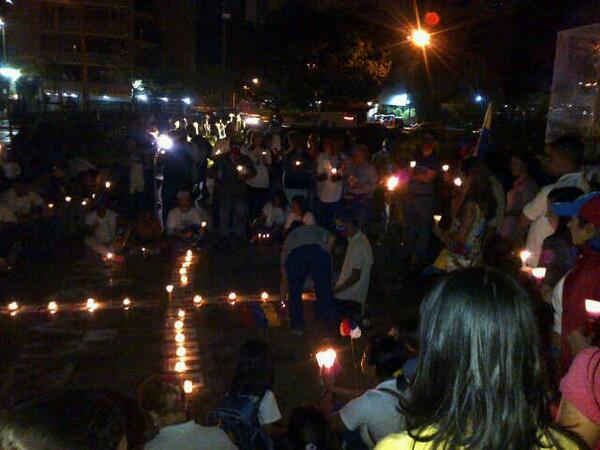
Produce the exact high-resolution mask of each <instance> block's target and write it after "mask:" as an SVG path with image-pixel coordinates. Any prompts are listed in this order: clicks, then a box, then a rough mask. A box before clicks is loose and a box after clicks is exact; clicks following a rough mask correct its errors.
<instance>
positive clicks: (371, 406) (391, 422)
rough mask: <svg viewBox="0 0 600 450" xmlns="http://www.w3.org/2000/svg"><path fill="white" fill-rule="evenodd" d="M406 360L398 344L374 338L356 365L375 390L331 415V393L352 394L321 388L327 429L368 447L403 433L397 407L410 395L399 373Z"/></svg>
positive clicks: (402, 419) (384, 337)
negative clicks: (328, 427) (363, 443)
mask: <svg viewBox="0 0 600 450" xmlns="http://www.w3.org/2000/svg"><path fill="white" fill-rule="evenodd" d="M406 360H407V354H406V352H405V350H404V348H403V346H402V344H401V343H400V342H398V341H397V340H396V339H394V338H393V337H392V336H386V335H376V336H374V337H373V338H372V339H371V340H370V341H369V344H368V345H367V347H366V348H365V351H364V353H363V355H362V359H361V363H360V366H361V370H362V373H363V375H365V376H366V377H368V378H369V379H370V380H373V382H374V385H375V387H373V388H372V389H368V390H367V391H366V392H364V393H362V394H361V395H360V396H358V397H355V398H353V399H352V400H350V401H349V402H348V403H346V404H345V405H344V406H343V407H342V408H341V409H340V410H339V411H338V412H335V413H334V412H333V396H334V394H336V393H337V394H340V395H345V394H350V395H352V394H354V391H353V390H348V389H344V388H341V387H337V386H326V387H325V393H324V394H323V400H322V404H323V409H324V410H325V411H326V412H327V413H328V414H329V423H330V428H331V430H332V431H333V432H337V433H340V434H344V435H345V436H346V440H347V441H353V440H354V441H356V440H357V439H358V438H360V439H361V440H362V441H363V442H365V444H367V445H368V446H369V447H371V448H372V447H373V446H374V445H375V444H376V443H377V442H379V441H380V440H381V439H383V438H384V437H386V436H387V435H389V434H391V433H398V432H401V431H404V430H405V429H406V423H405V417H404V415H403V414H402V412H401V411H400V409H399V408H398V404H399V402H400V401H401V400H407V399H408V398H409V396H410V388H409V384H408V381H407V380H406V378H405V377H404V374H403V373H402V366H403V365H404V364H405V363H406ZM352 432H354V433H352ZM351 448H353V447H351Z"/></svg>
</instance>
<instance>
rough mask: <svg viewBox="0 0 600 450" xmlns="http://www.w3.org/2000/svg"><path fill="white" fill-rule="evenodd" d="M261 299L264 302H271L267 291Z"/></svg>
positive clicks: (261, 295)
mask: <svg viewBox="0 0 600 450" xmlns="http://www.w3.org/2000/svg"><path fill="white" fill-rule="evenodd" d="M260 299H261V300H262V301H263V302H266V301H268V300H269V294H268V293H267V291H263V292H262V294H260Z"/></svg>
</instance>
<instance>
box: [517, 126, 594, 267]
mask: <svg viewBox="0 0 600 450" xmlns="http://www.w3.org/2000/svg"><path fill="white" fill-rule="evenodd" d="M583 157H584V146H583V144H582V143H581V141H579V140H578V139H577V138H575V137H571V136H564V137H561V138H558V139H557V140H556V141H554V142H552V143H551V144H550V146H549V147H547V148H546V157H545V159H544V168H545V169H546V172H548V173H549V174H550V175H553V176H556V177H557V178H558V180H557V181H556V182H555V183H553V184H549V185H547V186H544V187H543V188H542V189H541V190H540V191H539V192H538V194H537V195H536V196H535V198H534V199H533V200H531V201H530V202H529V203H527V204H526V205H525V207H524V208H523V214H522V215H521V219H520V225H521V226H522V227H523V228H524V227H526V226H527V225H529V224H530V226H529V231H528V233H527V243H526V248H527V250H529V251H530V252H531V257H530V258H529V259H528V260H527V264H528V265H530V266H531V267H536V266H537V265H538V262H539V259H540V253H541V250H542V245H543V243H544V239H546V238H547V237H548V236H550V235H551V234H552V233H554V227H553V226H552V224H551V223H550V222H549V221H548V217H547V216H546V212H547V211H548V194H549V193H550V192H551V191H552V190H553V189H555V188H559V187H577V188H579V189H581V190H583V191H584V192H588V191H589V185H588V183H587V181H586V179H585V177H584V174H583V172H582V171H581V164H582V162H583Z"/></svg>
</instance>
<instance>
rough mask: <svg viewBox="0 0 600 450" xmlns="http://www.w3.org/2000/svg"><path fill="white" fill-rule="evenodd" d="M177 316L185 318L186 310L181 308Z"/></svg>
mask: <svg viewBox="0 0 600 450" xmlns="http://www.w3.org/2000/svg"><path fill="white" fill-rule="evenodd" d="M177 317H179V318H180V319H183V318H184V317H185V311H184V310H183V309H180V310H179V311H177Z"/></svg>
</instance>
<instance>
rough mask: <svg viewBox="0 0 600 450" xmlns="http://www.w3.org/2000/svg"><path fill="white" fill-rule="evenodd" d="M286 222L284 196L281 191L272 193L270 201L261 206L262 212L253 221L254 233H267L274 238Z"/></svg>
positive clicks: (277, 236)
mask: <svg viewBox="0 0 600 450" xmlns="http://www.w3.org/2000/svg"><path fill="white" fill-rule="evenodd" d="M285 222H286V210H285V196H284V195H283V193H282V192H281V191H279V192H276V193H275V194H273V197H272V199H271V200H270V201H268V202H267V203H265V206H263V209H262V213H261V215H260V216H258V218H257V219H256V220H255V221H254V223H253V227H254V230H255V232H256V233H269V234H270V235H271V236H272V237H274V238H279V237H280V235H281V234H282V231H283V226H284V224H285Z"/></svg>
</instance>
